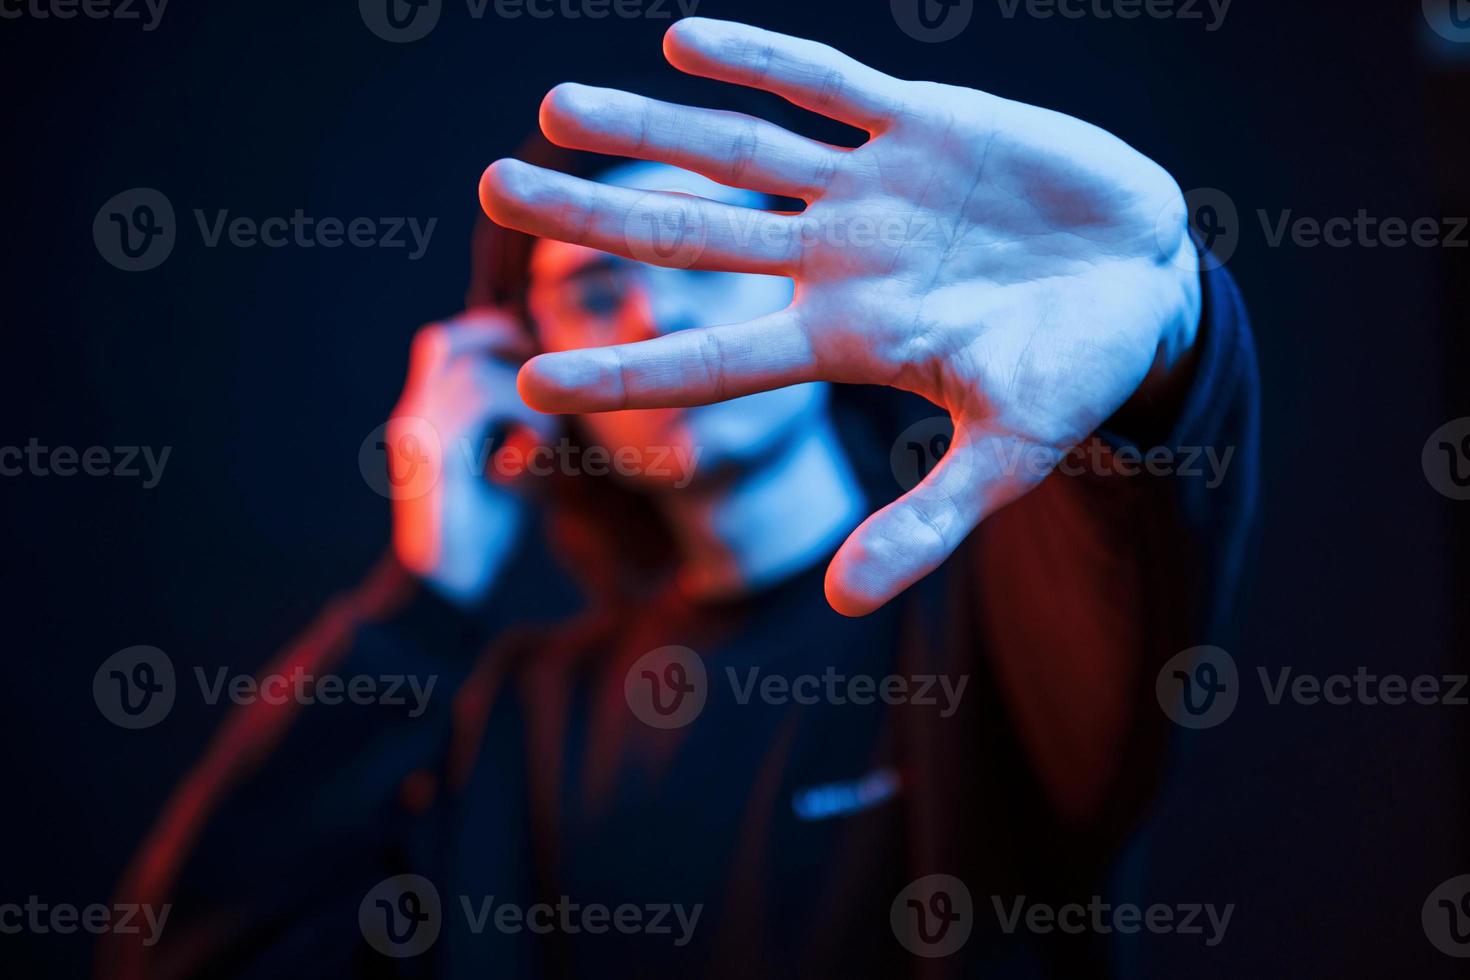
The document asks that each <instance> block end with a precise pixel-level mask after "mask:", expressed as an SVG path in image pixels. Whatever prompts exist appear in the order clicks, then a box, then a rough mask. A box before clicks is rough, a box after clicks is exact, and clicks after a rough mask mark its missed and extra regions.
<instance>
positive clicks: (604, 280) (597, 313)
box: [577, 272, 628, 317]
mask: <svg viewBox="0 0 1470 980" xmlns="http://www.w3.org/2000/svg"><path fill="white" fill-rule="evenodd" d="M627 295H628V287H627V285H626V284H625V283H623V282H622V281H621V280H620V279H619V278H618V277H617V276H614V275H612V274H610V273H606V272H599V273H592V274H589V275H585V276H582V277H580V278H579V279H578V281H577V305H578V307H580V308H581V310H582V312H583V313H585V314H587V315H588V316H594V317H610V316H612V315H613V314H615V313H617V311H618V309H619V308H620V307H621V306H622V305H623V303H624V301H625V300H626V299H627Z"/></svg>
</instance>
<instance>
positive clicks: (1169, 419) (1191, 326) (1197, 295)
mask: <svg viewBox="0 0 1470 980" xmlns="http://www.w3.org/2000/svg"><path fill="white" fill-rule="evenodd" d="M1170 268H1171V269H1173V270H1176V271H1177V275H1176V276H1175V280H1174V284H1173V289H1174V291H1175V295H1176V298H1175V301H1174V303H1173V309H1174V312H1173V313H1172V314H1171V315H1170V316H1167V317H1165V318H1164V320H1163V322H1162V323H1161V324H1160V329H1159V339H1158V345H1157V347H1156V353H1155V355H1154V361H1153V364H1152V366H1151V367H1150V368H1149V371H1148V374H1147V375H1145V376H1144V379H1143V381H1142V383H1140V384H1139V386H1138V388H1137V389H1135V390H1134V392H1133V394H1132V396H1130V397H1129V399H1128V401H1127V402H1126V403H1125V404H1124V405H1123V407H1122V408H1121V409H1120V410H1119V411H1118V413H1117V415H1116V416H1115V424H1116V425H1118V426H1119V427H1121V428H1122V429H1124V430H1126V431H1134V432H1138V433H1140V434H1142V433H1149V432H1153V433H1167V432H1168V430H1169V429H1170V428H1172V426H1173V422H1174V420H1175V419H1176V418H1177V417H1178V415H1179V412H1180V410H1181V409H1182V407H1183V404H1184V398H1185V396H1186V395H1187V394H1188V392H1189V388H1190V385H1191V383H1192V382H1193V380H1194V368H1195V361H1196V359H1197V358H1196V351H1197V349H1198V346H1199V336H1200V326H1201V322H1202V317H1203V311H1204V284H1203V281H1202V280H1201V278H1200V266H1199V253H1198V252H1197V251H1196V249H1195V244H1194V239H1193V238H1192V237H1190V236H1189V235H1187V234H1186V235H1184V236H1183V241H1182V242H1181V243H1180V247H1179V252H1178V254H1176V255H1175V256H1174V257H1173V259H1172V261H1171V263H1170Z"/></svg>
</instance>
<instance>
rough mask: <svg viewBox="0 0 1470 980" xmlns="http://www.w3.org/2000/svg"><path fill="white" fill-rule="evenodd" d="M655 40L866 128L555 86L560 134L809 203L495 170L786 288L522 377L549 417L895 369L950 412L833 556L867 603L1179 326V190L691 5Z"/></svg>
mask: <svg viewBox="0 0 1470 980" xmlns="http://www.w3.org/2000/svg"><path fill="white" fill-rule="evenodd" d="M664 48H665V53H666V55H667V57H668V59H669V61H670V63H672V64H673V65H674V66H675V67H677V68H679V69H681V70H683V71H686V72H689V73H691V74H696V75H702V76H707V77H710V78H715V79H720V80H723V81H729V82H734V83H737V84H742V85H750V86H754V87H757V88H762V89H766V90H769V91H771V92H774V93H776V94H778V95H781V96H783V97H785V98H786V99H788V100H789V101H791V102H793V103H795V104H797V105H799V106H802V107H804V108H807V109H810V110H812V111H815V112H818V113H821V114H823V115H826V116H829V117H831V118H834V119H837V120H839V121H841V122H845V123H848V124H851V125H853V126H856V127H859V128H861V129H863V130H865V131H867V132H868V133H869V134H870V139H869V140H868V141H867V142H866V143H865V144H863V145H862V146H861V147H858V148H857V149H853V150H848V149H844V148H839V147H834V146H829V145H827V144H823V143H818V142H815V141H812V140H808V139H806V138H804V137H801V136H798V135H796V134H793V133H790V132H788V131H786V130H784V129H781V128H780V127H777V126H775V125H772V124H770V123H767V122H764V121H762V120H759V119H755V118H752V117H749V116H744V115H740V114H738V113H730V112H720V111H715V110H709V109H698V108H692V107H687V106H675V105H669V104H667V103H662V102H656V101H653V100H650V99H646V98H643V97H640V96H636V95H632V94H628V93H624V92H617V91H612V90H607V89H596V88H590V87H587V86H581V85H570V84H569V85H561V86H558V87H557V88H556V89H554V90H552V92H551V93H550V94H548V95H547V97H546V100H545V102H544V103H543V105H542V110H541V124H542V128H543V130H544V131H545V133H546V135H547V137H548V138H550V139H551V140H552V141H554V142H556V143H559V144H562V145H565V146H569V147H573V148H576V149H584V150H592V151H597V152H601V153H609V154H617V155H623V156H632V157H638V158H641V159H647V160H655V161H660V162H664V163H669V164H673V165H675V166H679V167H684V168H687V169H689V170H694V171H697V172H699V173H702V174H704V175H706V176H708V177H710V178H712V179H714V180H717V181H720V182H722V183H725V184H728V185H731V186H736V187H744V188H748V189H750V190H753V191H759V192H764V193H768V194H775V195H781V196H786V197H794V198H800V199H801V200H803V201H805V202H806V203H807V207H806V209H805V210H804V211H803V212H801V213H800V214H787V213H778V212H774V211H760V210H754V209H748V208H739V207H735V206H732V205H728V204H723V203H719V202H715V201H710V200H705V199H701V198H695V197H689V196H683V195H676V194H662V193H646V192H640V191H636V190H629V189H625V188H617V187H608V186H602V185H598V184H595V183H591V182H588V181H582V180H578V179H575V178H572V177H568V176H566V175H563V174H557V173H553V172H550V171H546V170H542V169H539V168H536V167H532V166H529V165H527V164H523V163H520V162H518V161H514V160H500V161H497V162H496V163H494V164H492V165H491V167H490V168H489V169H488V170H487V171H486V172H485V176H484V178H483V179H482V181H481V187H480V196H481V201H482V203H483V205H484V208H485V211H486V213H487V214H489V215H490V217H491V218H493V219H494V220H495V221H497V222H499V223H501V224H504V225H507V226H510V227H513V228H516V229H518V230H521V231H524V232H527V233H530V234H534V235H539V236H544V237H549V238H557V239H562V240H565V241H570V242H575V243H577V244H582V245H588V246H591V247H593V248H598V249H602V250H605V251H609V252H615V253H618V254H621V255H625V256H628V257H631V258H635V259H639V260H642V261H646V262H653V263H656V264H662V265H678V266H686V267H688V266H692V267H696V268H707V269H717V270H723V271H731V272H750V273H763V274H771V275H782V276H789V277H791V278H792V279H794V280H795V282H796V291H795V297H794V299H793V301H792V303H791V305H790V306H789V307H787V308H786V309H785V310H782V311H781V312H779V313H775V314H772V315H770V316H766V317H763V318H761V319H758V320H755V321H751V322H748V323H739V324H730V325H724V326H715V327H707V328H703V329H699V330H690V331H684V332H679V333H673V334H669V335H667V336H664V337H660V338H657V339H654V340H649V341H645V342H642V343H637V344H628V345H622V346H613V347H604V348H593V349H586V350H577V351H565V352H560V353H555V354H546V355H542V356H540V357H537V358H535V359H533V360H532V361H530V362H529V363H528V364H527V365H526V366H525V367H524V368H523V369H522V373H521V377H520V387H521V392H522V394H523V396H524V397H525V399H526V401H527V402H528V403H529V404H531V405H532V406H533V407H536V408H539V409H542V410H544V411H558V412H597V411H610V410H617V409H623V408H646V407H659V406H675V405H695V404H703V403H707V402H712V401H719V400H723V399H727V398H734V397H737V396H740V395H745V394H750V393H753V392H757V391H763V390H767V389H770V388H774V387H780V386H783V385H790V384H797V383H800V382H807V381H835V382H847V383H861V384H884V385H892V386H894V387H898V388H903V389H905V390H908V391H912V392H916V393H918V394H920V395H922V396H924V397H925V398H928V399H929V400H931V401H933V402H934V403H935V404H936V405H939V406H941V407H942V408H944V409H945V410H947V411H948V412H949V414H950V416H951V417H952V419H953V421H954V426H955V437H954V442H953V444H952V445H951V447H950V449H949V451H948V452H947V453H946V454H945V456H944V458H943V460H942V461H941V462H940V464H939V465H938V466H937V467H936V468H935V469H934V470H933V471H932V472H931V473H930V474H929V475H928V476H927V477H926V478H925V479H924V480H923V481H922V482H921V483H920V484H919V485H918V486H917V487H915V488H914V489H913V490H911V491H910V492H909V493H907V494H906V495H904V496H903V497H902V498H900V499H899V500H897V501H895V502H894V503H893V504H890V505H889V506H887V507H885V508H883V509H882V510H880V511H879V512H878V513H876V514H874V515H873V516H872V517H870V518H869V519H868V520H867V521H865V522H864V523H863V524H862V526H861V527H859V528H858V529H857V530H856V531H854V532H853V534H852V536H851V537H850V538H849V539H848V541H847V542H846V543H845V544H844V545H843V547H842V549H841V550H840V551H839V552H838V554H837V556H836V557H835V558H834V559H833V562H832V566H831V568H830V569H829V571H828V576H827V595H828V598H829V600H830V601H831V602H832V605H833V606H834V608H836V609H837V610H838V611H840V612H843V613H847V614H849V615H861V614H864V613H866V612H869V611H871V610H872V609H875V608H877V607H878V606H880V605H882V604H883V603H884V602H886V601H887V600H888V599H890V598H892V597H893V596H894V595H896V594H897V593H898V592H900V591H902V590H903V589H904V588H906V587H907V586H908V585H910V584H912V583H913V582H915V581H917V580H918V579H919V578H921V577H923V576H924V575H926V574H928V573H929V572H930V571H932V570H933V569H934V568H935V567H936V566H938V565H939V564H940V563H941V562H942V561H943V560H944V559H945V558H946V557H947V556H948V555H949V554H950V553H951V552H952V551H953V550H954V548H955V547H956V546H957V545H958V544H959V543H960V541H962V540H963V539H964V537H965V536H966V535H967V534H968V533H969V532H970V531H971V530H972V529H973V528H974V527H975V525H976V524H977V523H979V521H981V520H982V519H983V518H984V517H985V516H986V515H988V514H990V513H992V512H994V511H995V510H996V509H997V508H999V507H1001V506H1003V505H1004V504H1006V503H1007V502H1009V501H1011V500H1014V499H1015V498H1016V497H1018V496H1020V495H1021V494H1023V493H1024V492H1026V490H1027V489H1029V488H1030V487H1031V486H1033V485H1034V484H1035V483H1037V482H1038V481H1039V480H1040V479H1041V478H1042V477H1043V476H1044V474H1045V472H1046V470H1047V469H1049V466H1047V465H1043V466H1042V467H1039V468H1038V467H1036V466H1034V465H1032V466H1026V467H1019V468H1018V467H1016V466H1015V465H1014V461H1015V460H1017V459H1020V458H1023V456H1024V458H1028V459H1033V460H1034V459H1037V458H1040V459H1042V460H1043V461H1049V462H1050V463H1051V464H1055V463H1056V462H1059V461H1060V460H1061V459H1062V457H1063V456H1064V455H1065V453H1066V451H1067V450H1068V449H1070V448H1071V447H1072V446H1074V445H1076V444H1077V443H1078V442H1080V441H1081V440H1083V439H1084V438H1085V437H1087V436H1088V435H1089V434H1090V433H1091V432H1093V431H1094V430H1095V429H1096V428H1097V427H1098V426H1099V425H1100V424H1101V423H1102V422H1103V421H1104V420H1106V419H1107V418H1108V417H1109V416H1110V415H1112V414H1113V413H1114V412H1115V411H1117V410H1118V409H1119V408H1120V407H1121V406H1122V405H1123V404H1124V403H1125V402H1127V401H1128V400H1129V398H1130V397H1132V396H1133V395H1134V393H1135V392H1136V391H1137V390H1138V389H1139V387H1140V385H1141V384H1142V383H1143V382H1144V380H1145V378H1146V377H1148V376H1149V375H1150V374H1151V372H1153V373H1157V372H1158V371H1159V370H1160V369H1161V365H1162V366H1164V367H1167V365H1168V364H1169V363H1170V362H1171V361H1172V360H1173V359H1174V358H1176V357H1177V356H1178V355H1179V354H1180V353H1181V352H1182V350H1183V349H1184V348H1186V347H1187V346H1188V345H1189V343H1190V342H1191V341H1192V338H1193V333H1194V329H1195V324H1196V323H1197V321H1198V316H1199V302H1200V301H1199V289H1200V287H1199V280H1198V272H1197V265H1196V263H1195V260H1194V246H1193V243H1192V242H1191V241H1190V239H1189V237H1188V235H1187V233H1186V226H1185V221H1184V206H1183V201H1182V196H1181V195H1180V192H1179V189H1178V187H1177V185H1176V184H1175V183H1174V181H1173V180H1172V179H1171V178H1170V177H1169V175H1168V174H1167V173H1166V172H1165V171H1164V170H1163V169H1162V168H1160V167H1159V166H1157V165H1156V164H1154V163H1153V162H1152V161H1150V160H1148V159H1147V158H1146V157H1144V156H1143V155H1141V154H1139V153H1138V152H1136V151H1135V150H1133V149H1131V148H1130V147H1128V146H1127V145H1126V144H1124V143H1123V142H1121V141H1120V140H1118V139H1116V138H1115V137H1113V136H1111V135H1109V134H1107V133H1105V132H1103V131H1102V130H1100V129H1097V128H1096V127H1094V126H1091V125H1089V124H1087V123H1084V122H1081V121H1079V120H1076V119H1073V118H1071V117H1068V116H1064V115H1060V114H1058V113H1055V112H1051V111H1048V110H1044V109H1039V108H1035V107H1032V106H1027V105H1023V104H1020V103H1016V102H1010V101H1007V100H1004V99H1001V98H997V97H995V96H991V95H987V94H985V93H982V92H978V91H974V90H970V89H964V88H958V87H954V86H948V85H941V84H936V83H926V82H910V81H902V80H899V79H895V78H892V77H889V76H887V75H884V74H882V73H881V72H878V71H876V70H874V69H871V68H868V67H866V66H864V65H861V64H859V63H857V62H855V61H853V60H852V59H850V58H848V57H846V56H845V55H842V54H840V53H838V52H836V51H834V50H833V49H831V48H829V47H826V46H824V45H820V44H817V43H814V42H811V41H805V40H800V39H797V38H791V37H786V36H784V35H779V34H773V33H770V32H767V31H763V30H759V29H756V28H752V27H747V26H744V25H740V24H734V23H728V22H722V21H712V20H706V19H703V18H691V19H686V20H683V21H681V22H679V23H678V24H677V25H675V26H674V27H673V28H672V29H671V30H670V31H669V32H668V34H667V35H666V37H665V41H664ZM1008 463H1009V464H1010V465H1008Z"/></svg>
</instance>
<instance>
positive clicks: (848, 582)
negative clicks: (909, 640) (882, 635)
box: [826, 425, 1034, 616]
mask: <svg viewBox="0 0 1470 980" xmlns="http://www.w3.org/2000/svg"><path fill="white" fill-rule="evenodd" d="M1008 446H1009V448H1008ZM1024 448H1025V447H1024V445H1023V444H1022V442H1021V440H1019V439H1016V438H1015V437H1014V436H1003V435H1000V434H998V433H993V432H987V431H985V430H984V429H981V428H979V427H977V426H973V425H972V426H969V427H965V426H963V425H957V427H956V430H955V437H954V442H953V443H952V444H951V445H950V447H949V450H948V451H947V452H946V453H945V454H944V456H943V457H942V458H941V459H940V461H939V465H937V466H936V467H935V468H934V469H933V470H932V471H931V472H930V473H929V475H928V476H926V477H925V478H924V479H923V481H922V482H920V483H919V485H918V486H916V487H914V488H913V489H912V490H910V491H909V492H908V493H906V494H904V495H903V496H902V497H900V498H899V499H897V500H895V501H894V502H893V503H891V504H889V505H888V506H886V507H884V508H883V509H882V510H880V511H878V512H877V513H875V514H873V515H872V516H871V517H869V518H868V519H867V520H866V521H864V522H863V523H862V524H861V525H859V526H858V528H857V530H855V531H853V532H852V534H851V535H849V536H848V539H847V541H846V542H844V543H843V545H842V547H841V548H839V549H838V550H837V554H836V556H834V557H833V559H832V563H831V565H829V566H828V568H827V579H826V593H827V601H828V602H829V603H831V605H832V608H833V609H835V610H837V612H839V613H841V614H842V615H844V616H866V615H868V614H869V613H871V612H873V611H874V610H876V609H878V608H880V607H882V606H883V605H884V604H885V603H887V602H888V600H890V599H892V598H893V597H894V596H896V595H898V594H899V593H900V592H902V591H903V590H905V589H907V588H908V587H909V586H910V585H913V584H914V583H915V582H917V581H919V580H920V579H921V578H923V577H924V576H926V575H928V574H929V573H930V572H932V571H934V569H936V568H938V567H939V566H940V565H941V564H942V563H943V562H944V560H945V559H946V558H948V557H949V556H950V555H951V554H952V553H953V552H954V550H955V548H957V547H959V545H960V542H962V541H964V540H965V538H966V537H967V536H968V535H969V533H970V532H971V531H972V530H974V529H975V527H976V525H978V524H979V523H980V522H981V521H982V520H984V519H985V518H986V517H987V516H989V515H990V514H992V513H994V512H995V511H997V510H999V509H1000V508H1001V507H1003V506H1005V505H1006V504H1007V503H1009V502H1010V501H1012V500H1015V499H1016V498H1017V497H1019V496H1021V494H1023V493H1025V492H1026V490H1027V489H1029V488H1030V486H1032V485H1034V481H1028V480H1023V479H1019V478H1017V477H1016V475H1015V474H1014V473H1008V472H1007V470H1008V469H1012V468H1009V467H1006V466H1005V465H1004V460H1005V459H1006V458H1008V456H1007V453H1008V452H1009V453H1011V454H1012V455H1011V456H1010V457H1009V458H1018V456H1017V455H1015V454H1018V453H1020V452H1024Z"/></svg>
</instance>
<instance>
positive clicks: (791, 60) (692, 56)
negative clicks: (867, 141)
mask: <svg viewBox="0 0 1470 980" xmlns="http://www.w3.org/2000/svg"><path fill="white" fill-rule="evenodd" d="M664 57H666V58H668V60H669V64H671V65H673V66H674V67H675V68H677V69H679V70H680V71H682V72H687V73H688V74H690V75H700V76H703V77H705V78H713V79H716V80H717V81H721V82H732V83H734V84H736V85H746V86H749V87H751V88H758V89H764V90H765V91H767V92H774V93H775V94H776V95H779V96H781V97H782V98H783V99H785V100H786V101H788V102H791V103H794V104H795V105H799V106H801V107H802V108H803V109H810V110H811V111H812V112H816V113H820V114H821V115H824V116H828V117H830V118H832V119H836V120H837V121H838V122H844V123H848V124H849V125H852V126H857V127H858V128H859V129H866V130H867V131H868V132H869V133H877V132H879V131H881V130H882V129H884V128H886V127H887V124H888V123H889V121H891V120H892V118H893V117H894V116H895V115H896V114H897V112H898V108H899V106H900V105H901V103H902V101H903V100H902V95H901V92H902V87H903V85H904V83H903V82H901V81H900V80H898V79H896V78H894V77H893V76H891V75H885V74H883V72H881V71H878V70H877V69H875V68H869V67H868V66H867V65H865V64H863V63H862V62H860V61H857V60H855V59H853V58H849V57H848V56H847V55H845V54H843V53H842V52H840V51H838V50H836V49H835V48H831V47H828V46H827V45H825V44H820V43H818V42H816V41H808V40H806V39H804V38H799V37H790V36H788V35H786V34H777V33H775V32H774V31H766V30H761V29H760V28H759V27H751V26H749V25H748V24H737V23H735V22H733V21H727V20H711V19H710V18H708V17H686V18H684V19H683V20H681V21H679V22H678V23H677V24H675V25H674V26H673V27H670V28H669V30H668V33H666V34H665V35H664Z"/></svg>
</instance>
